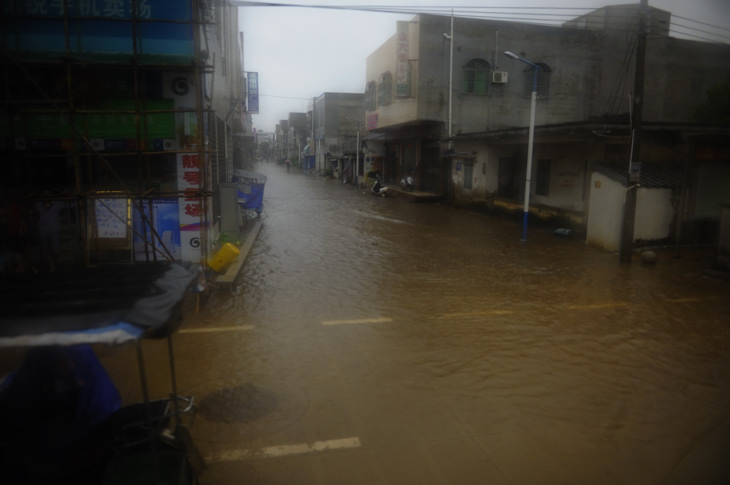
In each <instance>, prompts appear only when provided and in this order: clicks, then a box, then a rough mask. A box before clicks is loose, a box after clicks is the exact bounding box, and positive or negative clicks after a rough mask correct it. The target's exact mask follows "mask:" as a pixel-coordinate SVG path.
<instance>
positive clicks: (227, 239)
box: [218, 232, 241, 247]
mask: <svg viewBox="0 0 730 485" xmlns="http://www.w3.org/2000/svg"><path fill="white" fill-rule="evenodd" d="M225 243H231V244H233V245H234V246H240V245H241V241H239V240H238V239H234V238H232V237H231V236H230V235H229V234H228V233H227V232H222V233H220V236H218V246H219V247H222V246H223V245H224V244H225Z"/></svg>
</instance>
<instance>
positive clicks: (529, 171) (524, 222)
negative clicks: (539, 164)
mask: <svg viewBox="0 0 730 485" xmlns="http://www.w3.org/2000/svg"><path fill="white" fill-rule="evenodd" d="M504 55H505V56H507V57H509V58H510V59H514V60H516V61H520V62H524V63H525V64H527V65H529V66H531V67H532V68H533V72H534V74H533V77H532V101H531V102H530V131H529V136H528V140H527V171H526V173H525V207H524V210H523V214H522V240H523V241H527V215H528V214H529V212H530V182H531V178H532V149H533V146H534V144H535V104H536V101H537V74H538V72H540V66H538V65H537V64H535V63H534V62H530V61H528V60H527V59H524V58H522V57H520V56H518V55H517V54H515V53H513V52H510V51H504Z"/></svg>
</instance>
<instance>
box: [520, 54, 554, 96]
mask: <svg viewBox="0 0 730 485" xmlns="http://www.w3.org/2000/svg"><path fill="white" fill-rule="evenodd" d="M535 64H537V65H538V66H540V70H539V71H537V97H538V98H547V97H548V96H550V73H552V69H550V66H548V65H547V64H543V63H542V62H536V63H535ZM523 75H524V80H525V96H532V84H533V81H534V78H535V69H534V68H533V67H531V66H528V67H526V68H525V70H524V71H523Z"/></svg>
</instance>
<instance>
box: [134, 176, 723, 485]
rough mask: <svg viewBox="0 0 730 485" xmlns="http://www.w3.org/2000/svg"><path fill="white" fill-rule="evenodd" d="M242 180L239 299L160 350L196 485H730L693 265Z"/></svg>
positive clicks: (393, 204) (719, 295) (216, 306)
mask: <svg viewBox="0 0 730 485" xmlns="http://www.w3.org/2000/svg"><path fill="white" fill-rule="evenodd" d="M258 169H259V170H260V171H263V172H265V173H267V175H268V176H269V180H268V182H267V184H266V191H265V205H264V212H263V215H262V216H261V221H262V222H263V228H262V230H261V233H260V234H259V237H258V239H257V241H256V243H255V245H254V247H253V250H252V252H251V254H250V255H249V258H248V260H247V261H246V263H245V266H244V267H243V270H242V274H241V277H240V281H239V285H238V287H237V290H236V291H235V292H230V291H228V290H226V289H217V290H216V291H214V292H213V294H212V295H211V296H210V298H209V299H208V301H207V302H206V305H205V306H204V307H203V308H202V310H201V311H200V313H199V314H198V315H197V316H194V317H189V318H187V319H186V321H185V323H184V327H183V331H182V332H181V335H179V336H178V337H177V340H176V355H177V357H178V360H179V363H178V369H177V370H178V377H179V380H180V383H181V387H182V388H183V389H182V390H183V391H184V392H187V393H192V394H195V395H196V398H197V399H198V402H199V405H200V413H199V414H200V415H199V416H198V418H197V419H196V421H195V423H194V426H193V427H192V433H193V437H194V438H195V440H196V442H197V444H198V447H199V448H200V451H201V453H202V454H203V456H205V457H206V459H207V460H208V463H209V469H208V471H207V472H205V474H204V475H203V476H202V477H201V479H202V481H203V483H204V484H207V483H210V484H212V483H231V484H233V483H267V484H270V483H281V484H286V483H296V484H309V483H326V484H359V483H363V484H364V483H369V484H372V483H388V484H406V483H419V484H427V483H454V484H482V483H508V484H519V485H522V484H543V483H550V484H568V483H574V484H587V483H591V484H597V483H605V484H623V483H626V484H634V483H635V484H664V483H668V484H675V483H693V484H695V483H703V484H704V483H730V317H729V316H728V315H729V314H730V298H729V296H730V286H729V285H728V282H727V281H724V280H718V279H712V278H709V277H706V276H704V275H703V273H702V270H703V269H704V268H706V267H709V265H710V264H711V262H712V254H708V253H706V252H694V251H688V250H687V251H683V252H682V253H680V254H679V255H675V254H674V252H672V251H665V252H661V253H660V254H659V262H658V263H657V264H656V265H655V266H645V265H642V264H641V263H640V262H638V260H637V261H635V262H634V263H633V264H631V265H627V264H620V263H619V261H618V256H617V255H615V254H612V253H607V252H604V251H600V250H596V249H593V248H588V247H586V246H585V244H584V243H582V242H580V241H578V240H571V239H561V238H557V237H555V236H553V235H552V233H551V229H553V228H550V229H541V228H535V227H531V228H530V229H529V231H528V241H527V242H524V243H523V242H520V236H521V234H520V232H521V227H520V224H519V222H512V221H504V220H499V219H494V218H490V217H489V216H486V215H484V214H477V213H472V212H469V211H463V210H456V209H454V208H451V207H447V206H443V205H439V204H414V203H409V202H407V201H405V200H402V199H396V198H376V197H373V196H370V195H369V194H368V193H367V191H365V190H356V189H355V188H353V187H351V186H345V185H342V184H340V183H338V182H335V181H331V180H329V181H327V180H323V179H320V178H317V177H313V176H306V175H301V174H295V173H293V172H292V173H290V174H287V173H286V171H285V170H283V169H281V168H280V167H276V166H274V165H273V164H272V165H263V166H261V167H258ZM675 256H679V257H675ZM190 329H205V330H207V332H199V333H193V332H190V333H188V332H187V331H189V330H190ZM186 330H187V331H186ZM152 381H153V385H154V382H155V377H154V376H153V378H152ZM130 385H131V384H130Z"/></svg>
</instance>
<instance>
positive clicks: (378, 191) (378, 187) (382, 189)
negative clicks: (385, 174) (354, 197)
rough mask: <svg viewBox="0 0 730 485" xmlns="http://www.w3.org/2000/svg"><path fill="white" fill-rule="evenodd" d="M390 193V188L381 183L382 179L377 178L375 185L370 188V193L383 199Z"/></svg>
mask: <svg viewBox="0 0 730 485" xmlns="http://www.w3.org/2000/svg"><path fill="white" fill-rule="evenodd" d="M389 192H390V188H389V187H386V186H385V185H383V184H381V183H380V179H379V178H376V179H375V183H374V184H373V186H372V187H370V193H371V194H373V195H379V196H381V197H387V196H388V193H389Z"/></svg>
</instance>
